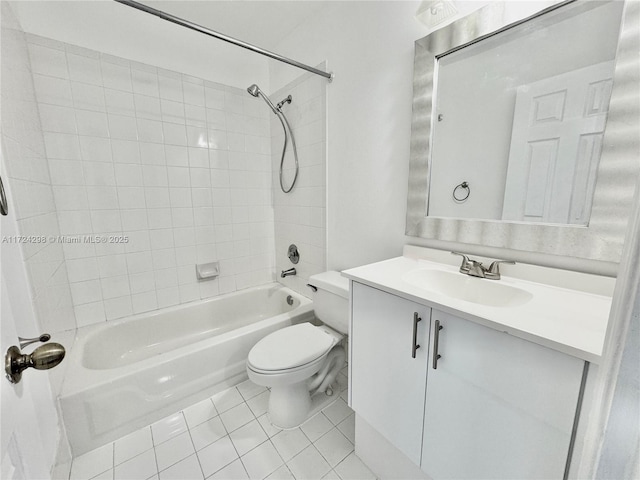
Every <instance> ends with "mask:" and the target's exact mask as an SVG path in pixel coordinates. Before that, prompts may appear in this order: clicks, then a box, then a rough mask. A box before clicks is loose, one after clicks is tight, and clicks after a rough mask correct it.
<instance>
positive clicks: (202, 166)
mask: <svg viewBox="0 0 640 480" xmlns="http://www.w3.org/2000/svg"><path fill="white" fill-rule="evenodd" d="M58 47H60V48H66V50H67V52H66V53H65V52H64V51H62V50H58V49H56V48H53V47H52V46H43V45H34V46H33V52H32V53H30V55H31V56H32V57H35V58H36V63H38V65H39V66H38V69H39V71H38V72H37V75H38V76H39V77H38V80H37V82H36V83H37V84H38V85H39V87H38V89H39V105H38V107H39V109H40V117H41V123H42V125H43V129H44V130H45V131H46V133H45V147H46V152H47V156H48V159H49V167H50V169H51V170H52V174H51V181H52V182H53V184H54V185H55V186H56V189H55V193H53V194H52V195H51V196H52V197H54V196H55V201H56V203H58V204H59V205H60V206H59V207H58V210H60V212H59V213H60V228H61V231H62V232H63V233H65V234H68V235H73V234H89V235H95V234H99V233H120V234H122V235H126V236H128V239H129V241H128V243H125V244H119V245H117V244H114V245H111V244H96V245H91V244H89V245H82V248H80V247H78V248H71V247H70V246H66V247H65V249H64V255H65V258H67V259H68V260H69V261H70V262H74V263H72V265H71V267H70V276H71V277H73V282H74V285H75V286H74V290H73V293H72V294H70V297H71V299H72V300H70V301H73V302H74V304H75V305H76V306H78V307H80V306H82V307H83V308H81V309H80V310H78V313H79V314H80V316H81V323H82V324H89V323H93V322H95V321H103V320H105V319H114V318H121V317H122V316H127V315H130V314H132V313H139V312H143V311H149V310H153V309H156V308H163V307H166V306H169V305H175V304H177V303H181V302H188V301H193V300H196V299H200V298H208V297H211V296H215V295H219V294H221V293H227V292H230V291H234V290H235V289H237V288H244V287H247V286H251V285H256V284H260V283H266V282H270V281H273V277H274V275H273V269H274V266H275V263H276V262H275V258H274V257H273V255H274V252H273V246H274V242H275V240H274V215H273V210H272V195H271V192H270V188H271V183H272V180H273V179H272V176H271V174H270V170H271V168H272V166H271V161H270V153H271V151H270V148H271V138H270V133H271V132H270V131H269V129H270V127H271V126H272V123H271V120H273V119H272V118H271V117H270V115H269V111H268V109H267V108H265V106H264V105H263V104H262V102H255V101H254V99H253V98H249V96H248V95H246V96H245V95H244V93H243V91H242V90H239V89H235V88H233V89H232V88H230V87H225V86H222V85H217V84H213V83H210V82H209V83H207V84H206V85H207V86H206V87H205V82H204V81H203V80H202V79H198V78H193V77H188V76H183V75H180V74H176V73H174V72H169V71H165V70H158V69H156V68H155V67H153V66H149V65H143V64H138V63H132V62H129V61H127V60H125V59H122V58H118V57H112V56H109V55H105V54H99V53H98V52H92V51H89V50H83V49H77V48H74V47H73V46H65V45H64V44H60V45H58ZM56 52H57V53H56ZM45 54H46V55H45ZM316 110H317V108H315V107H312V106H309V107H308V108H307V109H305V110H304V112H307V111H308V112H316ZM310 115H311V113H309V115H307V117H309V116H310ZM277 126H278V127H279V125H277ZM308 130H309V135H310V136H312V135H313V134H314V130H313V129H311V128H309V129H308ZM316 133H317V132H316ZM313 140H314V141H316V142H317V141H320V140H321V139H318V138H316V137H313ZM25 174H28V172H26V171H25ZM316 175H317V172H316V171H312V172H311V176H316ZM305 182H308V179H305ZM304 185H308V187H309V188H312V187H316V186H317V183H314V182H311V183H304ZM315 194H317V192H316V191H315V190H314V191H311V190H309V191H306V192H304V193H303V194H302V195H300V197H299V199H300V200H299V201H300V202H302V203H314V202H315V200H314V199H313V195H315ZM52 201H53V200H52ZM33 208H37V205H34V206H33ZM309 216H310V214H309V213H306V214H305V215H304V216H303V217H304V219H305V220H304V223H305V224H310V225H308V226H309V227H312V226H313V227H316V228H320V225H317V223H318V221H320V220H319V219H323V218H324V217H323V216H322V215H321V216H320V217H318V215H316V217H314V218H316V220H315V223H312V222H311V220H306V219H307V217H309ZM300 218H302V217H300ZM300 221H303V220H302V219H301V220H300ZM285 230H286V231H288V229H285ZM304 235H305V239H306V240H307V241H309V242H311V241H312V239H313V238H314V237H312V236H310V234H309V233H308V231H307V233H305V234H304ZM279 238H280V237H279ZM310 246H311V245H310ZM316 257H318V255H316ZM214 260H221V261H222V262H221V263H222V265H223V277H222V278H220V279H219V280H215V281H213V282H200V283H198V282H197V279H196V276H195V263H196V262H204V261H214ZM98 279H101V280H100V282H97V280H98ZM79 302H82V303H79Z"/></svg>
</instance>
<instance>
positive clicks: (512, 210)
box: [407, 1, 638, 261]
mask: <svg viewBox="0 0 640 480" xmlns="http://www.w3.org/2000/svg"><path fill="white" fill-rule="evenodd" d="M625 8H627V6H625V4H624V2H620V1H603V2H592V1H570V2H564V3H562V4H558V5H555V6H552V7H550V8H548V9H546V10H544V11H542V12H539V13H537V14H535V15H533V16H531V17H529V18H526V19H524V20H521V21H517V22H515V23H510V22H509V21H508V20H507V17H508V16H509V12H506V11H505V5H504V4H491V5H489V6H487V7H484V8H483V9H481V10H479V11H477V12H475V13H473V14H471V15H469V16H468V17H465V18H463V19H460V20H458V21H456V22H454V23H452V24H451V25H449V26H447V27H445V28H443V29H441V30H438V31H436V32H434V33H432V34H431V35H429V36H427V37H425V38H424V39H421V40H418V41H417V42H416V52H415V63H414V103H413V122H412V142H411V163H410V178H409V198H408V211H407V234H408V235H413V236H420V237H424V238H430V239H437V240H448V241H455V242H459V243H475V244H481V245H487V246H493V247H503V248H511V249H515V250H526V251H536V252H542V253H552V254H558V255H569V256H575V257H581V258H589V259H597V260H605V261H617V259H618V258H619V255H620V251H621V245H622V240H623V237H624V230H625V227H626V221H627V217H628V214H629V213H628V210H629V207H630V205H631V200H632V198H633V190H634V187H635V178H636V175H637V170H638V165H637V160H634V159H633V158H632V157H631V156H630V155H629V156H628V157H626V158H625V160H624V161H623V162H621V161H620V160H621V159H620V158H619V157H618V158H617V159H616V158H615V157H614V156H613V149H614V148H616V147H615V146H614V141H615V142H620V141H622V139H621V138H620V137H619V134H618V137H617V138H616V135H617V134H616V131H617V130H616V129H617V128H618V127H617V125H619V124H618V123H617V122H619V118H618V117H619V116H625V113H624V112H623V111H622V110H620V111H616V108H620V107H621V106H620V105H617V104H612V109H611V111H610V110H609V98H610V97H611V96H612V94H613V96H614V98H615V91H616V90H618V91H621V90H622V88H624V85H621V84H620V81H621V80H620V79H621V78H624V77H623V76H622V75H620V74H617V75H616V70H615V66H616V60H617V62H618V64H620V55H630V53H629V52H626V51H624V49H622V48H621V49H618V38H619V35H620V25H621V22H622V17H623V14H625V12H624V9H625ZM627 10H628V8H627ZM627 14H628V12H627ZM626 23H629V22H626ZM629 28H630V27H629V25H627V30H629ZM633 28H636V30H637V27H633ZM616 53H617V54H618V57H617V59H616ZM629 61H631V62H634V61H635V62H636V63H637V58H635V59H634V58H633V56H631V55H630V57H629ZM622 81H624V80H622ZM626 81H627V82H628V81H629V80H628V79H627V80H626ZM627 88H628V87H627ZM607 139H613V140H614V141H609V142H607ZM601 154H602V155H601ZM612 168H615V169H616V171H615V180H614V179H613V178H606V177H605V174H604V173H606V176H610V175H611V174H612V173H611V169H612ZM626 175H630V179H631V182H630V183H629V182H628V180H629V179H628V178H626ZM620 181H621V182H622V184H623V185H624V187H623V190H624V191H620V190H619V186H620V183H619V182H620ZM613 188H615V189H616V191H615V192H614V191H613V190H612V189H613ZM612 193H613V195H614V196H616V197H617V199H616V205H609V204H608V202H612V198H607V197H608V196H611V195H612ZM621 194H622V196H621ZM623 198H624V200H622V199H623ZM621 200H622V202H621ZM612 208H613V210H612ZM605 210H606V211H607V214H608V218H606V216H605V215H603V213H604V211H605ZM607 224H608V225H609V227H611V226H612V225H614V224H615V228H614V230H615V231H614V230H610V229H609V230H607V227H606V225H607Z"/></svg>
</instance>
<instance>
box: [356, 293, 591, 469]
mask: <svg viewBox="0 0 640 480" xmlns="http://www.w3.org/2000/svg"><path fill="white" fill-rule="evenodd" d="M416 313H417V314H418V315H419V317H420V318H421V319H422V320H421V321H420V322H418V323H417V331H416V341H417V343H418V344H419V345H420V348H418V349H417V350H416V352H415V358H413V355H412V345H413V338H414V334H413V323H414V322H413V318H414V314H416ZM438 327H442V329H437V328H438ZM351 328H352V331H351V338H350V341H351V345H350V348H351V356H350V359H351V403H352V407H353V409H354V410H355V411H356V413H357V414H358V415H359V416H360V417H362V418H363V419H364V420H365V421H366V422H367V423H369V424H370V425H371V426H372V427H373V428H375V429H376V430H377V431H378V432H379V433H380V434H382V435H383V436H384V437H385V438H386V439H387V440H388V441H389V442H390V443H392V444H393V445H394V446H395V447H396V448H397V449H399V450H400V451H401V452H403V453H404V454H405V455H406V456H407V457H408V458H409V459H411V460H412V461H413V462H414V463H415V464H417V465H420V467H421V469H422V470H423V471H424V472H425V473H426V474H427V475H428V476H429V477H431V478H433V479H434V480H439V479H445V478H456V479H477V478H491V479H499V478H502V479H507V478H509V479H516V478H517V479H540V478H545V479H552V478H555V479H561V478H563V474H564V471H565V464H566V461H567V457H568V453H569V446H570V442H571V436H572V430H573V425H574V418H575V414H576V407H577V404H578V397H579V395H580V387H581V382H582V376H583V368H584V361H583V360H580V359H577V358H574V357H571V356H569V355H566V354H564V353H560V352H557V351H555V350H552V349H549V348H546V347H543V346H540V345H537V344H535V343H532V342H528V341H526V340H522V339H520V338H517V337H514V336H512V335H508V334H506V333H504V332H502V331H499V330H495V329H492V328H489V327H486V326H483V325H480V324H478V323H475V322H472V321H469V320H465V319H463V318H460V317H457V316H454V315H451V314H448V313H444V312H441V311H438V310H436V309H433V310H432V309H431V308H429V307H428V306H425V305H422V304H419V303H415V302H412V301H409V300H406V299H404V298H401V297H399V296H396V295H393V294H390V293H387V292H384V291H381V290H378V289H375V288H372V287H369V286H366V285H363V284H360V283H358V282H355V281H354V282H352V325H351ZM436 343H437V349H436V345H435V344H436ZM438 355H440V358H438V359H437V364H436V363H434V362H435V360H436V357H437V356H438Z"/></svg>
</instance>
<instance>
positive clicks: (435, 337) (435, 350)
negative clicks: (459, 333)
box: [433, 320, 444, 370]
mask: <svg viewBox="0 0 640 480" xmlns="http://www.w3.org/2000/svg"><path fill="white" fill-rule="evenodd" d="M443 328H444V327H443V326H442V325H440V320H436V322H435V333H434V335H433V369H434V370H436V369H437V368H438V359H439V358H440V357H442V355H439V354H438V343H439V341H440V330H442V329H443Z"/></svg>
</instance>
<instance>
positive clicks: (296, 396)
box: [269, 380, 311, 429]
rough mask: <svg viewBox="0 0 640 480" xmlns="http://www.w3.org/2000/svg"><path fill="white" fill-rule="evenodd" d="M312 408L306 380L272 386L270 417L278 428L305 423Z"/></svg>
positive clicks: (292, 426)
mask: <svg viewBox="0 0 640 480" xmlns="http://www.w3.org/2000/svg"><path fill="white" fill-rule="evenodd" d="M310 409H311V395H309V387H308V386H307V382H306V380H305V381H303V382H298V383H294V384H293V385H286V386H282V387H271V393H270V394H269V419H270V420H271V423H273V425H275V426H276V427H278V428H285V429H286V428H294V427H297V426H298V425H300V424H301V423H303V422H304V421H305V420H306V419H307V416H308V415H309V410H310Z"/></svg>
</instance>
